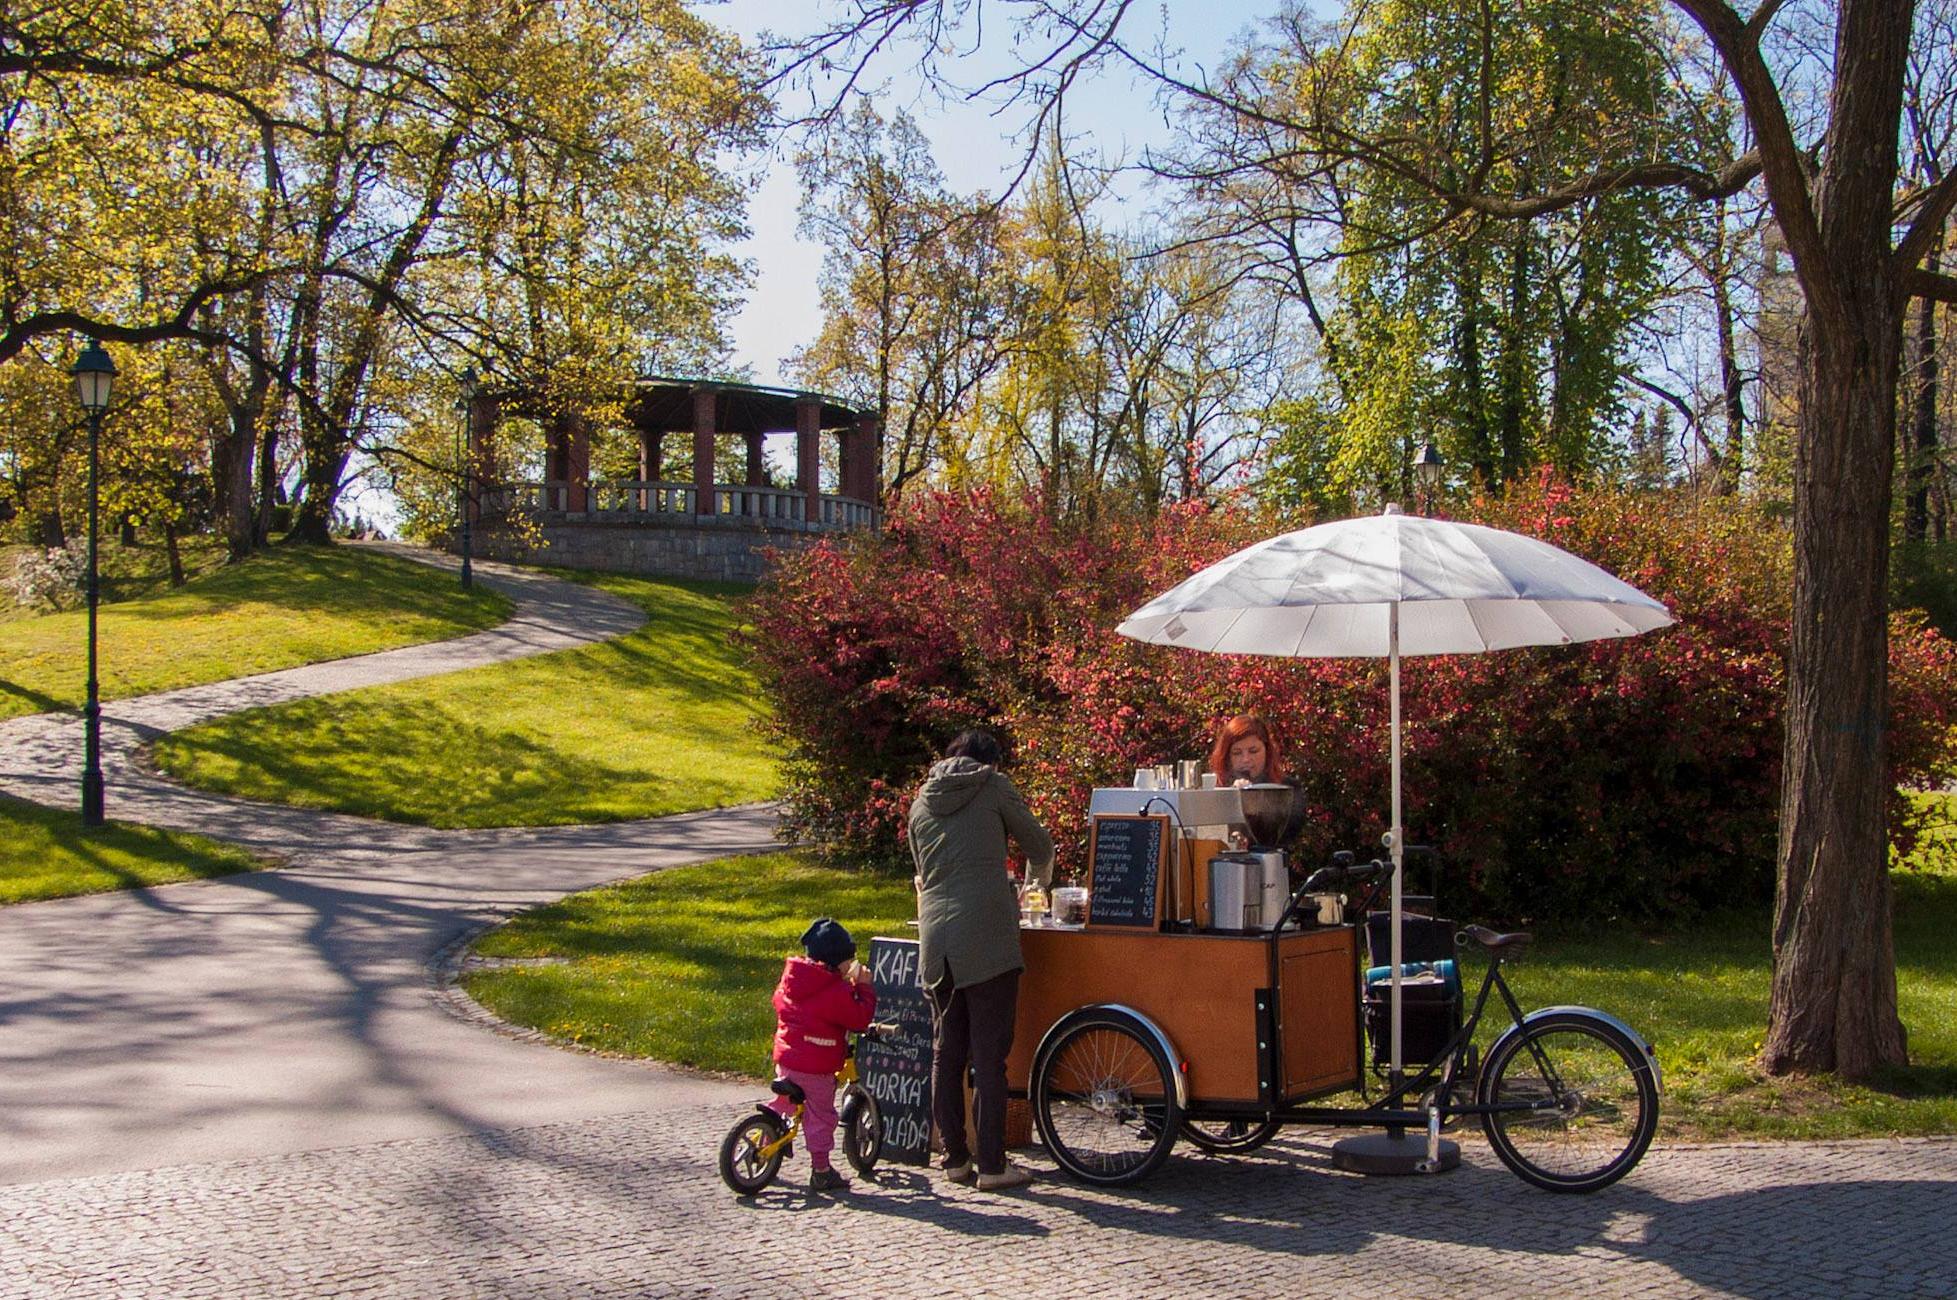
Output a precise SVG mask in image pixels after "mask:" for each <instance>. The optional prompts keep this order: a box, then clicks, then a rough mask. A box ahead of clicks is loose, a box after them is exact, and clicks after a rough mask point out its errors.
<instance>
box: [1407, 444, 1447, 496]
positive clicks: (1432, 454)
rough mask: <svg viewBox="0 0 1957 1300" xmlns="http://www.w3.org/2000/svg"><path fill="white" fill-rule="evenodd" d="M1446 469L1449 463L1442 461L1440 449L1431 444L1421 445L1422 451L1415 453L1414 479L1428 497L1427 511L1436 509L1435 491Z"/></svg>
mask: <svg viewBox="0 0 1957 1300" xmlns="http://www.w3.org/2000/svg"><path fill="white" fill-rule="evenodd" d="M1446 467H1447V462H1446V461H1444V460H1442V459H1441V452H1440V448H1438V447H1436V446H1435V445H1434V444H1433V443H1431V442H1423V443H1421V444H1420V450H1419V451H1417V452H1415V453H1414V457H1413V477H1414V479H1415V481H1417V482H1418V483H1419V484H1420V489H1421V492H1422V493H1423V494H1424V495H1425V497H1426V502H1427V504H1426V507H1425V509H1426V510H1432V509H1433V508H1434V489H1435V488H1437V487H1439V486H1440V482H1441V471H1442V470H1443V469H1445V468H1446ZM1423 513H1424V511H1423Z"/></svg>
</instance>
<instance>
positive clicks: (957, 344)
mask: <svg viewBox="0 0 1957 1300" xmlns="http://www.w3.org/2000/svg"><path fill="white" fill-rule="evenodd" d="M796 167H797V169H798V171H799V172H800V173H801V178H802V185H803V191H804V196H805V197H804V200H803V208H802V229H803V231H804V233H805V234H808V235H810V236H813V237H814V238H815V239H816V241H817V242H819V243H820V244H822V246H823V249H824V255H823V267H822V277H821V286H822V299H823V325H822V332H821V334H820V335H819V336H818V337H817V339H816V341H815V342H814V343H813V344H812V345H810V347H809V348H807V349H806V350H804V351H803V352H802V353H801V354H799V355H798V356H796V357H795V358H793V359H792V361H791V367H792V369H794V371H795V372H796V373H797V374H799V375H800V376H801V377H802V378H803V380H804V381H805V382H807V383H809V384H810V385H812V386H814V387H817V388H821V389H823V390H825V391H829V392H833V393H835V394H837V395H838V396H841V397H845V398H847V399H849V400H852V401H854V402H857V403H859V404H861V405H863V406H866V407H868V408H870V409H872V410H874V411H875V412H876V414H877V418H878V419H879V420H880V421H881V422H882V425H883V429H884V446H885V452H884V457H885V464H884V480H883V481H884V483H885V486H886V491H888V492H890V493H892V494H895V493H901V492H902V491H903V490H904V488H905V486H906V485H907V484H908V483H910V482H911V480H912V479H914V478H917V477H918V476H919V475H922V474H925V473H927V472H928V471H930V470H931V469H933V468H941V467H942V465H943V463H944V457H945V454H946V450H947V448H946V446H945V443H946V440H947V438H949V437H951V436H952V430H953V427H954V425H955V424H956V423H957V421H958V418H959V417H960V415H961V414H962V413H963V412H965V411H966V410H967V409H968V407H969V405H970V403H971V402H972V401H973V400H974V398H975V397H976V395H977V394H978V392H979V390H980V388H981V386H982V385H983V384H984V383H985V382H986V380H987V379H988V378H990V377H991V375H992V374H993V373H994V371H996V370H997V368H998V366H999V364H1000V362H1001V360H1002V359H1003V351H1002V347H1003V335H1004V331H1005V328H1006V326H1005V321H1006V318H1007V316H1008V315H1009V313H1010V310H1011V308H1010V305H1009V304H1010V302H1011V300H1012V298H1013V295H1014V289H1013V285H1012V282H1011V278H1010V277H1009V276H1008V275H1007V273H1006V268H1005V264H1004V260H1003V255H1002V250H1001V246H1000V242H999V211H998V209H997V207H996V206H995V205H994V204H992V203H991V202H989V201H988V200H987V199H986V198H985V196H984V195H983V194H980V195H975V196H973V197H971V198H970V199H961V198H959V197H957V196H955V195H953V194H951V193H950V192H949V191H947V190H946V189H945V186H944V178H943V176H942V175H941V174H940V172H939V171H938V167H937V164H936V162H935V161H933V159H932V158H931V156H930V151H929V147H928V146H927V145H926V143H925V141H924V137H923V135H922V134H921V133H920V132H919V131H918V129H917V126H916V124H915V123H914V122H912V121H911V120H910V118H908V117H907V116H905V115H904V114H902V113H898V114H897V115H896V116H895V117H893V118H892V119H891V120H890V121H888V122H885V121H884V119H883V118H882V117H880V116H879V115H878V114H877V113H876V111H875V110H874V109H873V108H871V107H870V106H869V105H867V104H865V105H863V106H861V107H860V108H859V109H858V110H857V111H856V112H855V113H853V114H852V115H851V117H850V118H849V120H848V122H847V123H845V124H844V127H843V129H842V130H840V131H839V132H837V133H836V134H835V135H833V136H831V137H829V138H828V139H826V140H824V141H822V142H821V144H820V147H817V148H812V149H808V150H805V151H804V152H803V153H802V154H801V155H800V156H799V157H798V158H797V159H796Z"/></svg>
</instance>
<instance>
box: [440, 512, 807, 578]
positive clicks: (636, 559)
mask: <svg viewBox="0 0 1957 1300" xmlns="http://www.w3.org/2000/svg"><path fill="white" fill-rule="evenodd" d="M541 531H542V535H543V536H542V541H541V542H540V544H538V545H536V546H530V545H527V544H526V543H525V542H524V541H523V539H521V538H519V537H518V536H517V535H515V534H514V533H511V532H510V531H508V530H507V529H500V528H494V527H484V526H482V525H478V526H477V527H476V529H475V536H474V538H473V539H472V542H473V549H474V551H475V553H476V554H477V555H480V556H483V557H485V558H487V559H494V560H509V561H512V562H515V563H519V564H560V565H563V566H565V567H566V568H572V569H600V570H603V571H605V572H608V573H637V574H644V575H646V576H648V577H655V578H706V579H711V580H714V581H720V582H758V581H760V579H761V576H762V574H763V573H764V572H766V570H767V556H766V554H765V553H766V551H767V550H768V549H769V548H771V547H772V548H776V549H787V548H790V547H801V546H806V545H808V544H810V543H811V542H813V541H815V540H816V539H817V538H818V537H822V536H826V535H828V534H829V533H830V532H833V531H835V530H833V529H823V530H820V531H816V530H810V529H804V528H801V527H800V526H798V525H794V524H789V525H788V526H787V527H785V528H758V527H756V526H754V525H753V524H752V523H750V522H748V521H746V520H742V521H741V522H740V523H738V524H736V523H734V522H733V521H731V520H730V521H728V522H726V523H716V522H711V521H706V520H703V521H700V522H699V523H697V524H691V525H678V526H675V525H664V526H661V525H629V524H628V525H621V524H579V523H548V524H544V525H542V529H541ZM449 549H450V550H451V551H453V550H455V549H456V546H455V545H454V544H453V542H452V543H451V545H450V547H449Z"/></svg>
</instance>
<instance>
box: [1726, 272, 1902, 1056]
mask: <svg viewBox="0 0 1957 1300" xmlns="http://www.w3.org/2000/svg"><path fill="white" fill-rule="evenodd" d="M1868 297H1869V298H1870V299H1872V301H1868V302H1865V303H1858V304H1857V308H1858V311H1857V315H1858V316H1859V317H1860V318H1861V319H1859V320H1858V321H1856V322H1855V323H1854V324H1855V328H1853V330H1852V332H1850V333H1848V334H1847V335H1846V336H1843V335H1842V334H1840V333H1838V332H1835V331H1831V330H1829V329H1827V328H1813V326H1812V323H1811V325H1810V328H1811V330H1812V333H1813V337H1812V338H1810V339H1808V340H1806V341H1805V343H1804V347H1803V353H1804V358H1803V359H1804V364H1803V367H1802V371H1803V375H1802V385H1801V409H1800V415H1799V420H1800V424H1801V429H1800V437H1799V440H1798V443H1797V448H1798V450H1797V452H1796V455H1795V460H1794V557H1795V558H1794V628H1793V644H1792V648H1791V652H1790V654H1789V657H1788V666H1787V691H1788V698H1787V749H1786V761H1785V765H1784V767H1783V770H1782V775H1781V801H1780V828H1781V829H1780V862H1779V875H1778V884H1777V886H1776V889H1775V899H1774V974H1773V1000H1772V1008H1771V1012H1770V1016H1769V1025H1768V1032H1767V1042H1766V1049H1765V1052H1764V1053H1763V1057H1762V1062H1763V1064H1764V1065H1765V1067H1766V1069H1767V1070H1768V1071H1769V1072H1771V1073H1775V1074H1781V1073H1788V1072H1810V1071H1824V1070H1833V1071H1836V1072H1838V1073H1840V1074H1842V1075H1844V1076H1846V1077H1849V1078H1866V1077H1868V1076H1869V1075H1870V1074H1871V1073H1872V1072H1873V1071H1874V1070H1875V1068H1876V1067H1878V1066H1882V1065H1900V1064H1902V1063H1903V1062H1904V1060H1905V1059H1906V1058H1905V1051H1904V1037H1903V1026H1902V1021H1901V1020H1900V1019H1899V1018H1898V1017H1897V1014H1896V970H1895V960H1894V957H1893V955H1892V948H1891V935H1890V889H1889V868H1888V842H1887V841H1888V836H1887V831H1886V827H1885V816H1884V813H1885V807H1884V804H1885V796H1886V794H1887V784H1888V764H1887V762H1886V758H1887V753H1886V749H1887V722H1888V636H1887V628H1888V609H1887V592H1888V581H1887V578H1888V555H1887V551H1888V546H1887V542H1888V531H1889V499H1890V482H1891V474H1892V472H1893V467H1894V463H1895V462H1894V448H1895V411H1896V405H1895V393H1896V371H1897V358H1898V354H1899V352H1900V349H1901V344H1902V339H1901V333H1902V331H1901V329H1900V328H1899V323H1900V322H1899V319H1898V313H1897V312H1896V310H1895V308H1894V307H1893V305H1891V304H1890V303H1889V302H1887V301H1886V294H1883V293H1882V292H1881V290H1880V288H1879V287H1878V288H1877V290H1876V292H1874V293H1871V294H1869V295H1868Z"/></svg>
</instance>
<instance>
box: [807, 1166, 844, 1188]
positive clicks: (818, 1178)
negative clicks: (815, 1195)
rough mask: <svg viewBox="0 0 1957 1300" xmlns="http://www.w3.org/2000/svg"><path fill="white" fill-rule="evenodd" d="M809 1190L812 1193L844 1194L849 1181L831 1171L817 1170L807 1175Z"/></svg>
mask: <svg viewBox="0 0 1957 1300" xmlns="http://www.w3.org/2000/svg"><path fill="white" fill-rule="evenodd" d="M809 1190H810V1191H812V1192H846V1191H848V1190H849V1179H847V1178H845V1177H843V1176H842V1175H841V1174H839V1173H837V1172H836V1171H835V1170H833V1169H818V1170H816V1171H815V1172H814V1173H812V1174H810V1175H809Z"/></svg>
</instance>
